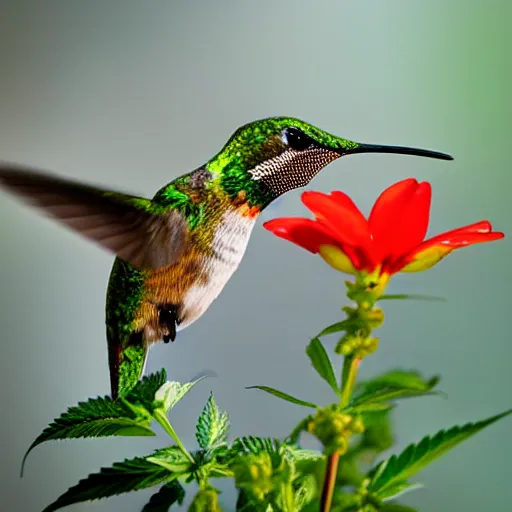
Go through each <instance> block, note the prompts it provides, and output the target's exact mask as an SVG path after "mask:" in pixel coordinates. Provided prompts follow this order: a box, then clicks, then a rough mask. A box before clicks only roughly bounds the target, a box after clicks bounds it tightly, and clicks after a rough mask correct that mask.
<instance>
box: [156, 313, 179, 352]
mask: <svg viewBox="0 0 512 512" xmlns="http://www.w3.org/2000/svg"><path fill="white" fill-rule="evenodd" d="M158 309H159V310H160V313H159V316H158V322H159V324H160V328H161V329H162V330H164V331H167V332H166V334H164V335H163V340H164V343H169V341H174V340H175V339H176V327H177V326H178V325H179V324H180V323H181V321H180V319H179V318H178V307H177V306H176V305H175V304H162V305H160V306H159V307H158Z"/></svg>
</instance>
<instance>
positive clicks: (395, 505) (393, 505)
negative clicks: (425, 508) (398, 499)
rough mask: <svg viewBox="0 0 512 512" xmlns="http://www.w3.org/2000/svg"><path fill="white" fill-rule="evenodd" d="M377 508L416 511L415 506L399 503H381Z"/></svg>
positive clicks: (381, 509) (395, 511)
mask: <svg viewBox="0 0 512 512" xmlns="http://www.w3.org/2000/svg"><path fill="white" fill-rule="evenodd" d="M379 510H380V512H418V510H416V509H415V508H411V507H406V506H405V505H400V504H399V503H383V504H382V505H381V507H380V509H379Z"/></svg>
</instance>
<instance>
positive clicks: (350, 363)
mask: <svg viewBox="0 0 512 512" xmlns="http://www.w3.org/2000/svg"><path fill="white" fill-rule="evenodd" d="M360 364H361V359H360V358H359V357H353V356H349V357H346V358H345V361H344V362H343V372H342V376H341V382H342V385H341V386H342V387H341V400H340V405H341V407H346V406H347V405H348V404H349V402H350V397H351V396H352V391H353V390H354V385H355V383H356V378H357V371H358V370H359V365H360Z"/></svg>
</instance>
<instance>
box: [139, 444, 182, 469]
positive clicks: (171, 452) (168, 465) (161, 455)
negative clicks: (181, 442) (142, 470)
mask: <svg viewBox="0 0 512 512" xmlns="http://www.w3.org/2000/svg"><path fill="white" fill-rule="evenodd" d="M146 460H148V461H149V462H152V463H153V464H157V465H159V466H162V467H163V468H165V469H167V470H168V471H170V472H171V473H178V474H180V475H182V474H185V473H187V472H188V471H190V470H191V469H192V467H191V461H190V459H189V458H188V457H187V455H185V454H184V453H183V451H182V450H181V449H180V448H179V447H178V446H169V447H167V448H161V449H160V450H156V451H155V453H153V454H152V455H150V456H148V457H146Z"/></svg>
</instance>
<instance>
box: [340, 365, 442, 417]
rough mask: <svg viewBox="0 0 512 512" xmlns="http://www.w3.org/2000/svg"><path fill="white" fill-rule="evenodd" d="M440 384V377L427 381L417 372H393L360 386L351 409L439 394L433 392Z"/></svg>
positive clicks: (355, 392) (352, 401) (357, 388)
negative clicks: (399, 399)
mask: <svg viewBox="0 0 512 512" xmlns="http://www.w3.org/2000/svg"><path fill="white" fill-rule="evenodd" d="M438 382H439V377H438V376H434V377H432V378H430V379H428V380H425V379H424V378H422V377H421V375H420V374H419V373H417V372H413V371H403V370H393V371H391V372H388V373H385V374H383V375H380V376H378V377H375V378H373V379H371V380H368V381H366V382H362V383H360V384H358V385H357V386H356V389H355V391H354V396H353V398H352V400H351V403H350V407H351V408H352V407H354V408H355V407H358V406H360V405H362V404H371V403H378V402H389V401H392V400H395V399H398V398H411V397H414V396H425V395H433V394H436V393H438V392H432V391H431V390H432V388H433V387H434V386H436V384H437V383H438Z"/></svg>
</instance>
